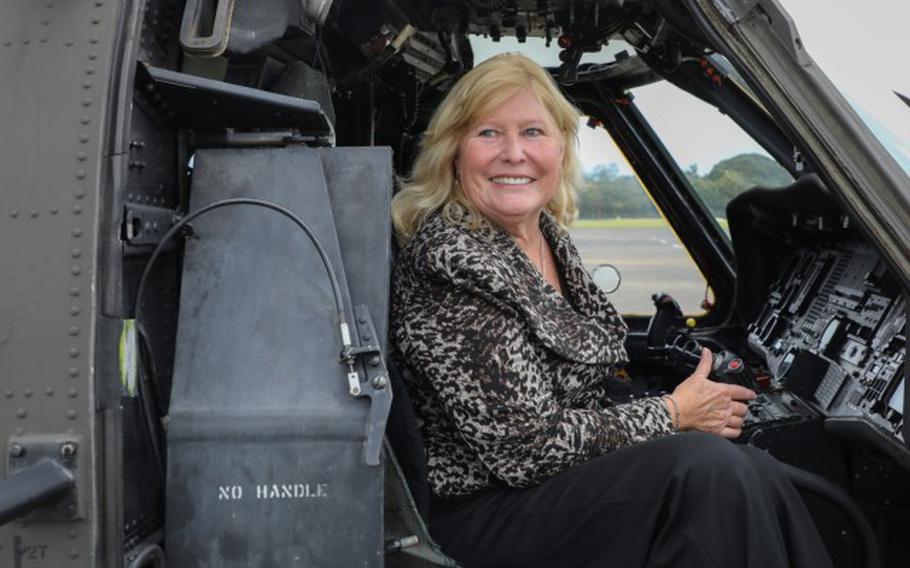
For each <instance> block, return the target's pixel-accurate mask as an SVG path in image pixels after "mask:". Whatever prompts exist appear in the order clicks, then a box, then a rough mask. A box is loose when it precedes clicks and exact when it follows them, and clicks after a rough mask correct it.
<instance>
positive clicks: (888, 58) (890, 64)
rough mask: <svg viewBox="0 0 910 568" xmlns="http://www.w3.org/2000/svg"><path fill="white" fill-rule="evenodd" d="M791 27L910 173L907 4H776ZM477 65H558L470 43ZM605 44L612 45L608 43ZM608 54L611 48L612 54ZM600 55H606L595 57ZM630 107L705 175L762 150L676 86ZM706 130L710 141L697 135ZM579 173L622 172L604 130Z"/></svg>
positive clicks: (792, 0) (508, 46)
mask: <svg viewBox="0 0 910 568" xmlns="http://www.w3.org/2000/svg"><path fill="white" fill-rule="evenodd" d="M780 2H781V3H782V4H783V6H784V8H785V9H786V10H787V11H788V12H789V14H790V15H791V16H792V17H793V19H794V21H795V22H796V27H797V30H798V32H799V35H800V36H801V39H802V41H803V45H804V46H805V47H806V50H807V51H808V52H809V54H810V55H811V56H812V58H813V59H814V60H815V61H816V63H817V64H818V65H819V67H821V69H822V70H823V71H824V72H825V73H826V74H827V75H828V77H829V78H830V79H831V80H832V81H833V82H834V84H835V85H837V87H838V88H839V89H840V90H841V92H842V93H843V95H844V96H845V97H846V98H847V100H848V101H849V102H850V103H851V104H852V105H853V106H854V108H855V109H856V110H857V112H858V114H860V116H861V117H862V118H863V120H865V121H866V123H867V124H868V125H869V126H870V128H871V129H872V130H873V132H875V134H876V135H877V136H878V137H879V139H881V140H882V141H883V143H884V144H885V145H886V147H888V148H889V150H891V152H892V154H894V155H895V158H896V159H898V161H899V162H900V163H901V164H902V165H903V166H904V168H905V169H907V170H908V171H910V106H907V105H906V104H904V103H903V102H902V101H900V99H898V98H897V96H896V95H895V94H894V91H898V92H901V93H903V94H905V95H907V96H910V62H908V58H910V33H908V30H907V27H908V24H910V1H906V0H864V1H863V2H862V3H861V4H860V5H859V6H861V8H862V9H858V5H856V4H850V5H849V7H848V5H847V4H846V3H843V2H819V0H780ZM472 44H473V46H474V50H475V57H476V59H477V61H480V60H482V59H485V58H487V57H489V56H490V55H491V54H492V53H494V52H499V51H526V52H530V53H529V54H532V56H533V57H535V59H537V60H538V61H539V62H540V63H541V64H543V65H558V59H557V55H558V50H556V49H551V50H543V48H542V44H541V47H540V48H535V47H533V46H530V45H529V44H531V40H530V39H529V41H528V43H526V44H524V45H520V44H518V43H517V42H515V41H514V40H512V39H511V38H505V39H503V41H502V42H500V43H499V44H493V43H492V42H483V41H480V42H478V41H472ZM611 45H612V43H611ZM611 51H612V50H611ZM602 55H606V54H602ZM635 97H636V103H637V104H638V105H639V107H640V108H641V109H642V112H643V113H644V114H645V115H646V117H647V118H648V120H649V121H650V122H651V123H652V126H653V127H654V128H655V130H656V131H657V132H658V134H659V135H660V136H661V138H662V139H663V141H664V143H665V144H666V145H667V147H668V148H669V149H670V152H671V153H672V154H673V155H674V156H675V158H676V159H677V161H678V162H679V163H680V164H681V165H682V166H683V167H688V166H689V165H692V164H695V165H696V166H697V167H698V169H699V171H701V172H703V173H704V172H707V171H708V170H710V168H711V167H712V166H713V165H714V164H715V163H717V162H718V161H719V160H721V159H723V158H726V157H729V156H732V155H735V154H738V153H742V152H750V151H762V150H760V148H759V147H758V146H756V145H755V144H754V142H752V141H751V139H749V138H748V137H746V136H745V135H743V134H742V133H741V131H739V130H738V128H737V127H735V126H734V125H732V124H731V122H730V121H729V119H728V118H726V117H725V116H723V115H721V114H720V113H718V112H717V111H716V110H713V109H711V108H710V107H707V105H704V104H703V103H701V102H700V101H697V100H695V99H694V97H690V96H689V95H687V94H685V93H681V92H680V91H679V90H678V89H676V88H675V87H672V86H670V85H666V84H663V85H661V84H657V85H652V86H648V87H645V88H642V89H639V90H638V92H636V93H635ZM707 132H710V133H711V135H710V136H704V135H702V134H704V133H707ZM580 140H581V157H582V162H583V163H584V165H585V168H586V169H590V168H592V167H594V166H595V165H597V164H600V163H614V162H615V163H618V165H619V166H620V170H621V171H624V172H627V171H628V168H627V167H626V166H625V163H624V160H622V158H621V157H620V156H619V154H618V152H617V151H616V149H615V147H613V144H612V142H611V141H610V139H609V137H607V136H606V135H605V134H604V133H603V130H602V129H601V130H599V131H596V132H595V131H591V130H590V129H587V128H583V129H582V132H581V137H580Z"/></svg>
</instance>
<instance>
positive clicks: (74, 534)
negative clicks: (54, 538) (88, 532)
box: [67, 529, 79, 538]
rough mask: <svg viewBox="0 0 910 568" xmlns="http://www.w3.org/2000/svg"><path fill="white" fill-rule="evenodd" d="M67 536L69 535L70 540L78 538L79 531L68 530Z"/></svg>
mask: <svg viewBox="0 0 910 568" xmlns="http://www.w3.org/2000/svg"><path fill="white" fill-rule="evenodd" d="M67 534H68V535H69V537H70V538H76V537H77V536H79V531H77V530H76V529H70V532H68V533H67Z"/></svg>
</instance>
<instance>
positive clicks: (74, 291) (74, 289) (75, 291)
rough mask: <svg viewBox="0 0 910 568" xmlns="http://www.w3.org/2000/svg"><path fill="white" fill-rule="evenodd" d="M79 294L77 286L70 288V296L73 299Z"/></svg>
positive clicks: (79, 289) (79, 290)
mask: <svg viewBox="0 0 910 568" xmlns="http://www.w3.org/2000/svg"><path fill="white" fill-rule="evenodd" d="M81 293H82V289H81V288H79V286H73V287H72V288H70V296H73V297H74V298H75V297H76V296H78V295H79V294H81Z"/></svg>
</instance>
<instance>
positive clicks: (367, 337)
mask: <svg viewBox="0 0 910 568" xmlns="http://www.w3.org/2000/svg"><path fill="white" fill-rule="evenodd" d="M372 338H373V336H372V335H370V334H369V333H362V334H360V339H362V340H364V341H369V340H370V339H372Z"/></svg>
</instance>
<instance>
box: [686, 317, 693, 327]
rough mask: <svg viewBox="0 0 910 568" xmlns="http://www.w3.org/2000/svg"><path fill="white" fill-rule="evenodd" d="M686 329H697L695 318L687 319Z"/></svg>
mask: <svg viewBox="0 0 910 568" xmlns="http://www.w3.org/2000/svg"><path fill="white" fill-rule="evenodd" d="M686 327H688V328H689V329H692V328H693V327H695V318H686Z"/></svg>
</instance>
